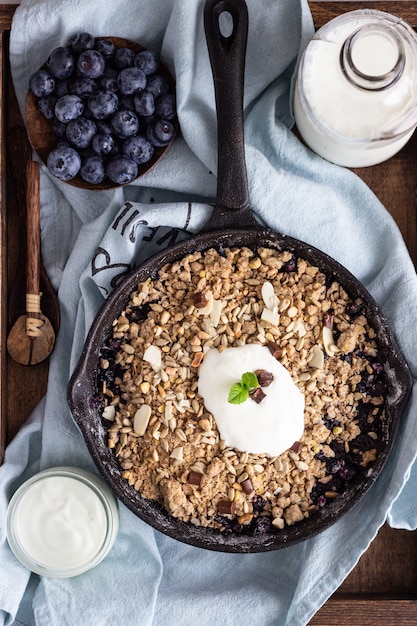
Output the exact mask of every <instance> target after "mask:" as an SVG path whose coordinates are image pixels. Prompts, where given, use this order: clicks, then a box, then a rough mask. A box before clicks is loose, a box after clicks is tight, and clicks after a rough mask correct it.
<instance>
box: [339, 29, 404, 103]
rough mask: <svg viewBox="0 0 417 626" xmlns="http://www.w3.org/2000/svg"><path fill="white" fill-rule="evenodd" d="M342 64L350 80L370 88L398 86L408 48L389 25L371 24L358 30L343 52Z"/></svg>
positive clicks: (345, 44)
mask: <svg viewBox="0 0 417 626" xmlns="http://www.w3.org/2000/svg"><path fill="white" fill-rule="evenodd" d="M340 65H341V68H342V71H343V73H344V75H345V76H346V78H347V80H348V81H349V82H350V83H352V84H353V85H355V86H356V87H359V88H360V89H366V90H368V91H382V90H384V89H388V88H389V87H391V86H392V85H394V84H395V83H396V82H397V81H398V80H399V79H400V78H401V75H402V73H403V71H404V66H405V48H404V44H403V42H402V40H401V39H400V37H399V36H398V35H397V33H396V32H395V30H394V29H393V28H392V27H390V26H388V25H381V24H367V25H366V26H362V27H360V28H358V29H357V30H355V31H354V32H353V33H352V34H351V35H350V36H349V37H348V38H347V39H346V41H345V42H344V44H343V46H342V49H341V51H340Z"/></svg>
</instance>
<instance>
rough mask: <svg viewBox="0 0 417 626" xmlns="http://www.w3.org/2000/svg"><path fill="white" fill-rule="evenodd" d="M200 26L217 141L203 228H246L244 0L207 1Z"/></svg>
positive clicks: (248, 214)
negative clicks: (211, 199)
mask: <svg viewBox="0 0 417 626" xmlns="http://www.w3.org/2000/svg"><path fill="white" fill-rule="evenodd" d="M222 14H225V15H223V19H224V22H225V21H226V19H225V18H226V17H227V18H228V20H227V22H228V23H227V32H226V31H225V27H222V30H223V33H222V31H221V29H220V26H221V23H220V16H221V15H222ZM230 18H231V20H230ZM230 21H231V23H232V27H231V28H230V26H231V24H230ZM204 29H205V34H206V40H207V47H208V53H209V58H210V64H211V70H212V74H213V80H214V91H215V98H216V113H217V143H218V148H217V149H218V165H217V170H218V171H217V198H216V207H215V210H214V213H213V216H212V218H211V220H210V222H209V224H208V225H207V226H206V227H205V228H204V231H207V230H213V229H214V228H224V227H229V228H233V227H239V228H244V227H245V226H246V227H247V226H248V225H254V224H257V222H256V220H255V219H254V217H253V216H252V213H251V211H250V204H249V190H248V180H247V171H246V161H245V141H244V117H243V94H244V73H245V55H246V43H247V36H248V10H247V6H246V2H245V0H207V1H206V4H205V8H204ZM230 30H231V32H230Z"/></svg>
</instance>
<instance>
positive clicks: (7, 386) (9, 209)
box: [0, 0, 417, 626]
mask: <svg viewBox="0 0 417 626" xmlns="http://www.w3.org/2000/svg"><path fill="white" fill-rule="evenodd" d="M310 7H311V11H312V14H313V18H314V23H315V26H316V28H319V27H320V26H322V25H323V24H324V23H326V22H328V21H329V20H330V19H332V18H333V17H335V16H337V15H339V14H340V13H342V12H346V11H352V10H354V9H360V8H373V9H379V10H382V11H387V12H389V13H394V14H396V15H398V16H400V17H402V18H403V19H405V20H406V21H408V22H409V23H410V24H411V25H412V26H413V28H415V29H417V0H404V1H391V2H385V1H384V0H379V1H374V2H370V1H363V2H352V1H349V2H331V1H322V2H310ZM15 9H16V5H1V4H0V33H1V39H0V54H1V66H0V72H1V80H0V99H1V106H0V289H1V294H2V298H1V300H0V334H1V337H0V368H1V376H0V462H1V461H2V458H3V453H4V448H5V446H6V445H7V443H8V442H9V441H10V440H11V439H12V438H13V437H14V435H15V434H16V432H17V431H18V429H19V428H20V427H21V425H22V424H23V422H24V421H25V420H26V418H27V416H28V415H29V414H30V412H31V411H32V409H33V408H34V407H35V406H36V405H37V404H38V402H39V400H40V399H41V398H42V396H43V395H44V393H45V390H46V384H47V372H48V363H47V362H46V363H42V364H39V365H36V366H34V367H25V366H21V365H18V364H16V363H14V362H13V361H11V360H10V358H9V357H8V354H7V350H6V337H7V332H8V329H9V327H10V323H11V320H10V319H9V316H8V297H5V296H6V295H7V296H8V295H9V294H10V289H11V286H12V284H13V281H14V279H15V276H16V270H17V265H18V259H19V258H20V257H19V250H20V245H21V242H22V226H23V225H24V211H25V208H24V207H25V198H24V165H23V163H24V159H23V158H22V151H24V150H25V149H27V144H25V141H26V136H25V131H24V126H23V122H22V119H21V117H20V114H19V111H18V107H17V104H16V100H15V96H14V92H13V87H12V84H11V80H10V74H9V71H8V68H9V65H8V35H9V31H10V27H11V20H12V16H13V13H14V11H15ZM25 145H26V147H25ZM356 173H357V174H358V175H359V176H360V177H361V178H362V179H363V180H364V181H365V182H366V183H367V184H368V185H369V187H370V188H371V189H372V190H373V191H374V192H375V194H376V195H377V196H378V197H379V199H380V200H381V202H382V203H383V204H384V206H385V207H386V208H387V210H388V211H389V212H390V213H391V215H392V216H393V217H394V219H395V221H396V222H397V224H398V226H399V228H400V230H401V232H402V235H403V237H404V240H405V242H406V244H407V246H408V249H409V251H410V255H411V258H412V259H413V261H414V263H415V265H416V266H417V210H416V209H417V200H416V183H417V133H415V134H414V136H413V138H412V139H411V141H410V142H409V143H408V144H407V145H406V146H405V148H403V150H402V151H401V152H400V153H399V154H398V155H396V156H395V157H393V158H392V159H390V160H389V161H387V162H385V163H382V164H381V165H377V166H373V167H370V168H364V169H360V170H356ZM335 550H337V546H335ZM310 624H311V626H348V625H349V626H374V625H375V624H378V625H379V626H394V625H395V626H411V625H412V624H417V532H414V531H413V532H410V531H402V530H393V529H391V528H389V527H388V526H384V527H383V528H382V529H381V530H380V532H379V533H378V536H377V537H376V539H375V540H374V542H373V543H372V545H371V546H370V548H369V550H368V551H367V552H366V553H365V554H364V555H363V556H362V558H361V559H360V561H359V563H358V564H357V566H356V567H355V569H354V570H353V571H352V572H351V574H350V575H349V576H348V577H347V578H346V580H345V581H344V583H343V584H342V585H341V587H340V588H339V589H338V590H337V592H336V593H335V594H334V595H333V596H332V597H331V598H330V599H329V600H328V602H327V603H326V604H325V605H324V606H323V607H322V608H321V609H320V610H319V611H318V613H317V614H316V615H315V616H314V618H313V619H312V620H311V622H310Z"/></svg>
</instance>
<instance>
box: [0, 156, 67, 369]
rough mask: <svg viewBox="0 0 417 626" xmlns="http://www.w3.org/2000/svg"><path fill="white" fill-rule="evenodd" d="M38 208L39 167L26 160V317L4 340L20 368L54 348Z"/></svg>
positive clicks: (34, 362) (32, 362) (42, 358)
mask: <svg viewBox="0 0 417 626" xmlns="http://www.w3.org/2000/svg"><path fill="white" fill-rule="evenodd" d="M39 205H40V185H39V164H38V163H37V162H36V161H29V162H28V164H27V167H26V229H27V241H26V246H27V257H26V315H21V316H20V317H19V318H18V319H17V321H16V322H15V324H14V325H13V327H12V329H11V331H10V333H9V336H8V338H7V350H8V352H9V354H10V356H11V358H12V359H13V360H14V361H17V363H21V364H22V365H36V364H37V363H40V362H41V361H44V360H45V359H46V358H47V357H48V356H49V355H50V354H51V352H52V350H53V347H54V345H55V332H54V329H53V327H52V324H51V322H50V321H49V319H48V318H47V317H45V316H44V315H43V314H42V311H41V293H40V266H41V261H40V258H41V256H40V255H41V246H40V210H39Z"/></svg>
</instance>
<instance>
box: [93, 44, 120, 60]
mask: <svg viewBox="0 0 417 626" xmlns="http://www.w3.org/2000/svg"><path fill="white" fill-rule="evenodd" d="M96 50H98V52H100V54H101V55H102V57H103V58H104V59H105V60H106V61H108V60H110V59H112V58H113V56H114V53H115V50H116V48H115V45H114V43H113V42H112V41H109V40H108V39H99V40H98V41H96Z"/></svg>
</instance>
